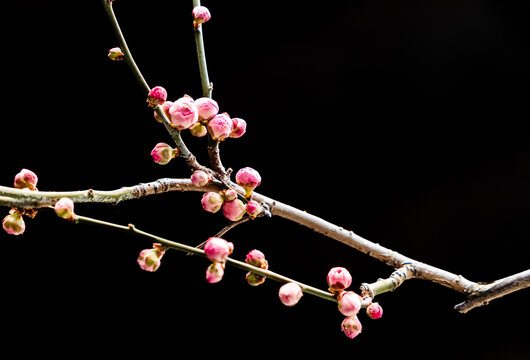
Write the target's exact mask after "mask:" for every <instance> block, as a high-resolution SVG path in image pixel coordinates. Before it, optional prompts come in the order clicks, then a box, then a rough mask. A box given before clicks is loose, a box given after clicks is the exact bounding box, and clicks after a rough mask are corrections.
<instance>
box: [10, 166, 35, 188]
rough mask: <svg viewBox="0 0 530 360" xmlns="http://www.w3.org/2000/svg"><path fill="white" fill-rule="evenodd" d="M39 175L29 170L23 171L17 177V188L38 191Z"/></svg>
mask: <svg viewBox="0 0 530 360" xmlns="http://www.w3.org/2000/svg"><path fill="white" fill-rule="evenodd" d="M38 181H39V179H38V177H37V175H36V174H35V173H34V172H33V171H31V170H28V169H22V170H20V172H19V173H18V174H16V175H15V185H14V186H15V188H17V189H30V190H37V182H38Z"/></svg>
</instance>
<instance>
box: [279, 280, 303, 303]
mask: <svg viewBox="0 0 530 360" xmlns="http://www.w3.org/2000/svg"><path fill="white" fill-rule="evenodd" d="M302 295H303V293H302V288H301V287H300V286H299V285H298V284H296V283H292V282H291V283H287V284H285V285H282V287H281V288H280V292H279V296H280V300H281V301H282V303H283V304H284V305H286V306H294V305H296V304H297V303H298V301H299V300H300V298H301V297H302Z"/></svg>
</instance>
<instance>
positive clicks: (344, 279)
mask: <svg viewBox="0 0 530 360" xmlns="http://www.w3.org/2000/svg"><path fill="white" fill-rule="evenodd" d="M327 281H328V286H329V291H331V292H332V293H334V294H336V293H339V292H341V291H342V290H344V289H346V288H348V287H349V286H350V285H351V282H352V277H351V275H350V272H349V271H348V270H346V269H345V268H343V267H334V268H332V269H331V270H330V271H329V272H328V277H327Z"/></svg>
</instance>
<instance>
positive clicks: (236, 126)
mask: <svg viewBox="0 0 530 360" xmlns="http://www.w3.org/2000/svg"><path fill="white" fill-rule="evenodd" d="M232 128H233V129H232V132H231V133H230V137H231V138H238V137H241V136H243V134H244V133H245V132H246V131H247V122H246V121H245V120H243V119H240V118H232Z"/></svg>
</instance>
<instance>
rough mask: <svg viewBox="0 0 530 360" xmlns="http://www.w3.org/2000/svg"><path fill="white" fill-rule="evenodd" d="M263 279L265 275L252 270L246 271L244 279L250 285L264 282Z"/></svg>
mask: <svg viewBox="0 0 530 360" xmlns="http://www.w3.org/2000/svg"><path fill="white" fill-rule="evenodd" d="M265 279H266V277H265V276H261V275H258V274H255V273H253V272H248V273H247V275H246V276H245V280H247V283H248V284H249V285H250V286H259V285H261V284H263V283H264V282H265Z"/></svg>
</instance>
